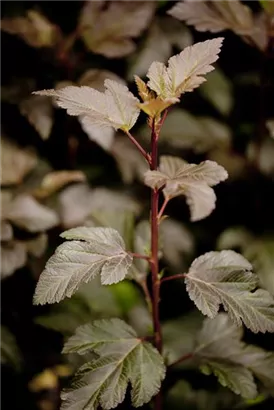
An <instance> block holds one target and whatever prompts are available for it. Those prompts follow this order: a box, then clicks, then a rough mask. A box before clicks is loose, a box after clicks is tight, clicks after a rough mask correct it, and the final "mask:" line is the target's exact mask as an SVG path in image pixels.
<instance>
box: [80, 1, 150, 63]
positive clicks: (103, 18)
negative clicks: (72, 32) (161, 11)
mask: <svg viewBox="0 0 274 410" xmlns="http://www.w3.org/2000/svg"><path fill="white" fill-rule="evenodd" d="M154 11H155V2H146V1H138V2H118V1H114V2H111V3H110V4H108V3H107V2H105V1H96V2H92V1H89V2H87V3H86V5H85V6H84V7H83V8H82V12H81V15H80V18H79V25H78V30H79V32H80V33H81V37H82V39H83V41H84V43H85V46H86V47H87V49H88V50H90V51H93V52H94V53H96V54H102V55H103V56H105V57H108V58H120V57H124V56H126V55H128V54H130V53H132V52H133V51H134V50H135V47H136V46H135V43H134V42H133V41H132V38H135V37H138V36H139V35H140V34H141V33H142V32H143V31H144V29H145V28H146V27H147V26H148V24H149V22H150V20H151V18H152V16H153V14H154ZM117 16H123V18H122V19H119V18H118V19H117Z"/></svg>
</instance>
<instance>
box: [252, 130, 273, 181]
mask: <svg viewBox="0 0 274 410" xmlns="http://www.w3.org/2000/svg"><path fill="white" fill-rule="evenodd" d="M257 151H258V150H257V147H256V144H255V143H254V141H251V142H250V143H249V145H248V148H247V158H248V160H249V162H252V161H255V160H256V164H257V167H258V168H259V170H260V172H261V173H262V174H265V175H268V176H270V177H272V176H273V175H274V161H273V154H274V140H273V138H267V139H265V140H264V141H263V142H262V144H261V146H260V150H259V152H257Z"/></svg>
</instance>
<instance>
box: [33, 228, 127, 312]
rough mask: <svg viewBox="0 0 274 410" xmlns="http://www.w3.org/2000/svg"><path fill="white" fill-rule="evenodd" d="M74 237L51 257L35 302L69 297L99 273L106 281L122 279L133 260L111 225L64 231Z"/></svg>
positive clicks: (107, 283)
mask: <svg viewBox="0 0 274 410" xmlns="http://www.w3.org/2000/svg"><path fill="white" fill-rule="evenodd" d="M61 236H62V237H63V238H66V239H68V240H71V241H70V242H64V243H63V244H62V245H60V246H59V247H58V248H57V249H56V251H55V254H54V255H53V256H52V257H51V258H50V259H49V260H48V262H47V264H46V267H45V270H44V271H43V272H42V274H41V276H40V278H39V281H38V284H37V287H36V291H35V295H34V302H35V303H36V304H45V303H54V302H59V301H60V300H62V299H64V298H65V297H66V296H67V297H70V296H71V295H72V294H73V293H74V292H75V291H76V290H77V289H78V288H79V286H80V284H81V283H83V282H89V281H90V280H91V279H92V278H94V277H96V276H98V275H100V276H101V283H102V284H103V285H110V284H112V283H117V282H119V281H121V280H123V279H124V278H125V276H126V274H127V271H128V269H129V268H130V266H131V263H132V257H131V256H130V255H129V254H128V253H127V252H126V251H125V244H124V241H123V239H122V238H121V236H120V235H119V233H118V232H117V231H115V230H114V229H111V228H87V227H84V226H83V227H79V228H72V229H69V230H68V231H65V232H63V233H62V234H61Z"/></svg>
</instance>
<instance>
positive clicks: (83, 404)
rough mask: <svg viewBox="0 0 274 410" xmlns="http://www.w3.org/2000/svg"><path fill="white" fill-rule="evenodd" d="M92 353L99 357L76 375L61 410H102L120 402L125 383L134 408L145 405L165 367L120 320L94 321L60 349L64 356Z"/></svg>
mask: <svg viewBox="0 0 274 410" xmlns="http://www.w3.org/2000/svg"><path fill="white" fill-rule="evenodd" d="M90 350H92V351H94V352H95V353H96V354H97V355H98V356H99V357H98V359H96V360H94V361H93V362H90V363H87V364H86V365H84V366H82V367H81V368H80V369H79V371H78V372H77V373H76V376H75V382H74V384H73V386H72V390H71V391H69V392H65V393H63V395H62V399H63V400H64V403H63V405H62V409H63V410H65V409H69V408H71V406H73V408H75V410H77V409H79V410H80V409H82V408H86V409H87V410H88V409H89V410H93V409H96V408H97V407H98V406H99V405H100V406H101V407H102V408H103V409H111V408H113V407H116V406H117V405H118V404H119V403H121V402H122V401H123V400H124V397H125V393H126V389H127V385H128V383H130V384H131V400H132V404H133V406H134V407H139V406H142V405H143V404H145V403H147V402H149V401H150V400H151V398H152V397H153V396H154V395H155V394H157V392H158V391H159V389H160V385H161V381H162V380H163V379H164V376H165V366H164V363H163V359H162V357H161V356H160V354H159V353H158V351H157V350H156V349H155V348H154V347H153V346H152V345H151V344H150V343H148V342H143V341H142V340H141V339H139V338H137V335H136V333H135V331H134V330H133V329H132V327H130V326H129V325H127V324H126V323H125V322H123V321H122V320H120V319H110V320H100V321H95V322H94V323H93V324H92V325H84V326H81V327H79V328H78V329H77V330H76V334H75V335H74V336H72V337H71V338H70V339H69V340H68V341H67V343H66V344H65V346H64V350H63V351H64V353H73V352H77V353H80V354H84V353H85V352H87V351H90Z"/></svg>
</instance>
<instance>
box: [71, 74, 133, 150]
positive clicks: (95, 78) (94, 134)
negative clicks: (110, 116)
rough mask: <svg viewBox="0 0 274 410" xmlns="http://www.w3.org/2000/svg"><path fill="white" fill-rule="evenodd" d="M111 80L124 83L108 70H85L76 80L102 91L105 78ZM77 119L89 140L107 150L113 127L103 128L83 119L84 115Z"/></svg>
mask: <svg viewBox="0 0 274 410" xmlns="http://www.w3.org/2000/svg"><path fill="white" fill-rule="evenodd" d="M107 79H109V80H112V81H115V82H117V83H121V84H122V85H124V86H125V85H126V83H125V81H124V80H123V79H122V78H120V77H118V75H116V74H114V73H112V72H111V71H108V70H98V69H90V70H87V71H86V72H85V73H84V74H83V75H82V76H81V77H80V78H79V80H78V82H77V84H78V85H79V86H88V87H92V88H95V90H97V91H100V92H104V90H105V87H104V82H105V80H107ZM79 121H80V123H81V125H82V128H83V130H84V131H85V133H86V134H87V135H88V137H89V139H90V140H91V141H95V142H96V143H97V144H98V145H99V146H100V147H102V148H103V149H104V150H106V151H109V150H110V149H111V147H112V145H113V142H114V141H115V139H114V137H115V129H113V127H107V126H106V127H104V128H103V129H102V128H101V127H100V126H98V125H96V124H93V123H92V122H91V121H85V117H81V116H80V117H79Z"/></svg>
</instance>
